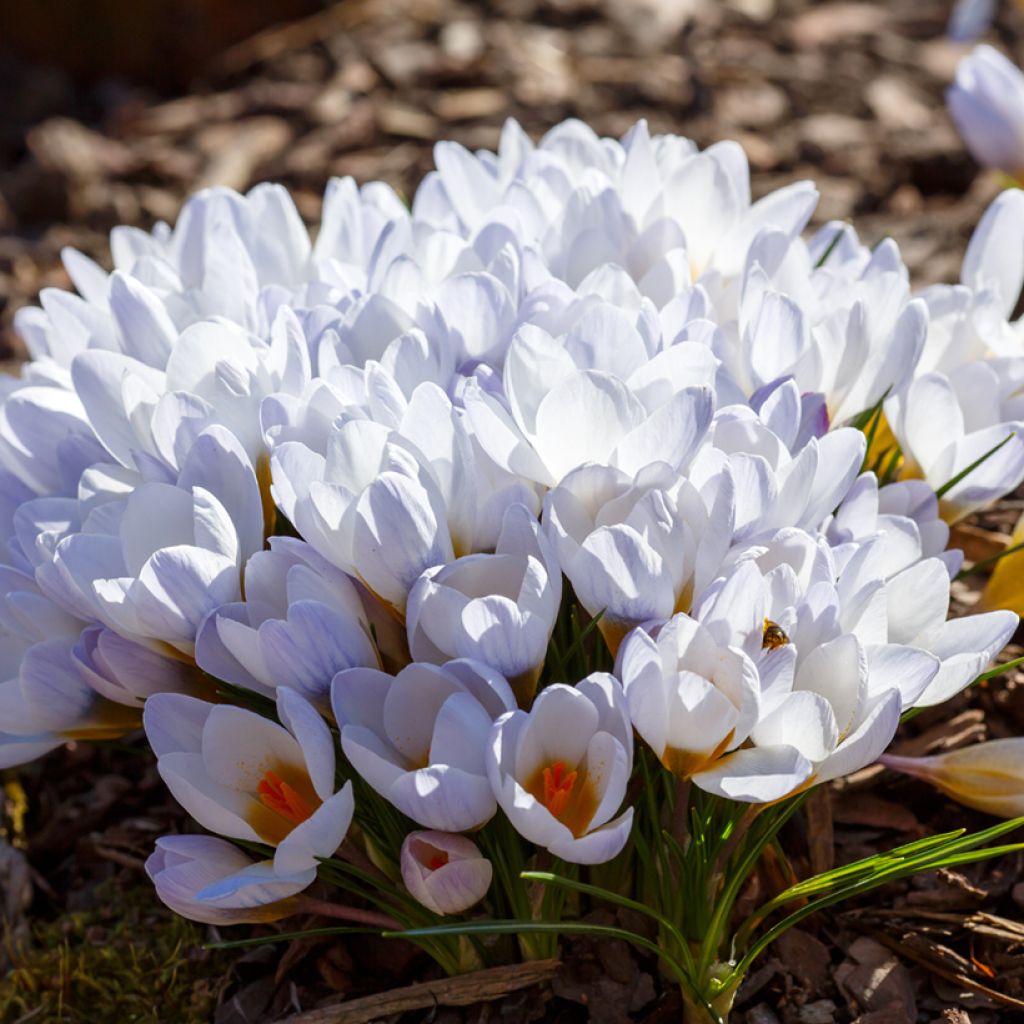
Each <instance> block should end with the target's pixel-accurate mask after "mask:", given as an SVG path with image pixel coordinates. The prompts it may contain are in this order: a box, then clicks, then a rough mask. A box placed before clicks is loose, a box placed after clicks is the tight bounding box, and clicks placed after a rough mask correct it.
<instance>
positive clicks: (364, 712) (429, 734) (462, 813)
mask: <svg viewBox="0 0 1024 1024" xmlns="http://www.w3.org/2000/svg"><path fill="white" fill-rule="evenodd" d="M331 702H332V705H333V708H334V714H335V717H336V718H337V719H338V724H339V725H340V726H341V746H342V749H343V750H344V751H345V756H346V757H347V758H348V759H349V761H350V762H351V764H352V767H353V768H355V770H356V771H357V772H359V774H360V775H361V776H362V777H363V779H364V780H365V781H366V782H367V783H368V784H369V785H370V786H372V787H373V788H374V789H375V790H376V791H377V792H378V793H380V795H381V796H383V797H384V798H385V799H386V800H389V801H390V802H391V803H393V804H394V805H395V806H396V807H397V808H398V809H399V810H400V811H401V812H402V813H403V814H405V815H407V816H408V817H410V818H412V820H413V821H415V822H418V823H419V824H420V825H423V826H424V827H425V828H430V829H440V830H441V831H444V832H462V831H465V830H466V829H473V828H479V827H480V826H481V825H483V824H484V823H485V822H487V821H488V820H489V819H490V818H491V817H492V816H493V815H494V811H495V801H494V795H493V793H492V792H491V787H490V784H489V783H488V781H487V770H486V766H485V763H484V747H485V744H486V741H487V736H488V733H489V732H490V729H491V724H492V722H493V721H494V719H495V718H497V717H498V715H501V714H503V713H504V712H506V711H509V710H510V709H512V708H514V707H515V697H514V696H513V694H512V690H511V688H510V687H509V685H508V683H507V682H506V681H505V680H504V679H503V678H502V677H501V676H500V675H498V673H497V672H495V671H494V670H493V669H491V668H490V667H489V666H487V665H485V664H482V663H479V662H473V661H468V660H461V661H451V662H448V663H447V664H446V665H441V666H437V665H429V664H424V663H418V662H414V663H413V664H411V665H407V666H406V667H405V668H404V669H402V671H401V672H399V673H398V675H396V676H389V675H387V674H386V673H384V672H379V671H377V670H375V669H367V668H353V669H348V670H347V671H345V672H339V673H338V675H337V676H335V677H334V682H333V684H332V686H331Z"/></svg>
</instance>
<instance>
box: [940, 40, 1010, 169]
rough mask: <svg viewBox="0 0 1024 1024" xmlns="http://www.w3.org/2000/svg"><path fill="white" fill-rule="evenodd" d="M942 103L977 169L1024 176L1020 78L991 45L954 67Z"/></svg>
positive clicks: (977, 50)
mask: <svg viewBox="0 0 1024 1024" xmlns="http://www.w3.org/2000/svg"><path fill="white" fill-rule="evenodd" d="M946 103H947V104H948V106H949V112H950V114H951V115H952V117H953V121H954V122H955V123H956V126H957V129H958V130H959V132H960V135H961V137H962V138H963V140H964V142H965V143H966V144H967V148H968V149H969V150H970V151H971V154H972V155H973V156H974V158H975V159H976V160H977V161H978V163H980V164H984V165H985V166H986V167H992V168H995V169H996V170H999V171H1002V172H1003V173H1004V174H1007V175H1009V176H1010V177H1018V176H1020V175H1021V174H1024V74H1022V73H1021V71H1020V69H1019V68H1018V67H1017V66H1016V65H1015V64H1013V63H1012V62H1011V61H1009V60H1007V58H1006V57H1004V56H1003V55H1002V54H1001V53H1000V52H999V51H998V50H994V49H992V47H991V46H985V45H982V46H978V47H977V48H976V49H975V50H974V52H973V53H970V54H968V56H966V57H964V58H963V60H961V61H960V63H959V64H958V65H957V69H956V78H955V79H954V81H953V84H952V85H951V86H950V88H949V89H948V90H947V92H946Z"/></svg>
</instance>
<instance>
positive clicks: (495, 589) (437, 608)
mask: <svg viewBox="0 0 1024 1024" xmlns="http://www.w3.org/2000/svg"><path fill="white" fill-rule="evenodd" d="M561 603H562V572H561V569H560V568H559V566H558V561H557V559H556V558H555V554H554V551H553V550H552V547H551V545H550V543H549V542H548V539H547V538H546V537H545V536H544V535H543V533H542V532H541V530H540V525H539V524H538V522H537V520H536V519H535V518H534V516H533V514H532V513H531V512H530V510H529V509H528V508H526V507H525V506H524V505H512V506H510V507H509V509H508V511H507V512H506V513H505V519H504V523H503V525H502V530H501V534H500V535H499V536H498V544H497V547H496V548H495V551H494V554H477V555H465V556H464V557H462V558H458V559H456V560H455V561H454V562H451V563H449V564H448V565H443V566H437V567H435V568H433V569H428V570H427V571H426V572H425V573H424V574H423V575H422V576H421V577H420V578H419V579H418V580H417V581H416V583H415V584H414V586H413V588H412V590H411V591H410V592H409V602H408V605H407V606H406V624H407V627H408V632H409V650H410V652H411V654H412V657H413V659H414V660H416V661H431V662H435V663H437V664H441V663H443V662H445V661H448V660H449V659H454V658H470V659H473V660H475V661H481V662H484V663H485V664H487V665H490V666H491V667H492V668H494V669H496V670H497V671H498V672H500V673H501V674H502V675H503V676H505V677H506V678H507V679H508V680H509V682H510V683H511V685H512V688H513V690H514V691H515V692H516V694H517V695H518V697H519V701H520V703H521V704H524V705H525V704H528V703H529V700H530V699H531V698H532V696H533V691H534V689H535V688H536V685H537V680H538V678H539V676H540V672H541V669H542V668H543V666H544V656H545V654H546V653H547V647H548V641H549V640H550V638H551V632H552V630H553V629H554V626H555V619H556V618H557V616H558V609H559V607H560V606H561Z"/></svg>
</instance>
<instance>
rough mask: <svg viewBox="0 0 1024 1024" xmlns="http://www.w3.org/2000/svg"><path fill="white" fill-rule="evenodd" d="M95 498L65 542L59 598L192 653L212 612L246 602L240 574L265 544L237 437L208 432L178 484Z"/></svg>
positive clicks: (144, 638)
mask: <svg viewBox="0 0 1024 1024" xmlns="http://www.w3.org/2000/svg"><path fill="white" fill-rule="evenodd" d="M110 486H111V487H112V488H113V491H112V493H110V494H108V495H105V496H104V499H105V500H102V501H97V502H96V504H95V507H93V508H92V509H91V511H90V512H89V515H87V516H86V517H85V519H84V520H83V523H82V529H81V532H76V533H72V534H70V535H69V536H66V537H65V538H64V539H63V540H61V542H60V543H59V544H58V545H57V548H56V551H55V553H54V563H55V566H56V568H57V570H58V573H57V575H56V576H55V578H54V584H55V587H56V589H55V590H54V591H53V596H54V597H55V598H56V599H58V600H62V601H63V602H64V603H65V604H66V606H67V607H69V608H70V609H71V610H74V611H76V612H77V613H78V614H81V615H82V617H83V618H95V619H99V620H100V621H101V622H103V623H104V624H105V625H107V626H109V627H110V628H111V629H113V630H114V631H115V632H118V633H120V634H121V635H122V636H125V637H128V638H130V639H136V640H138V641H139V642H142V643H149V644H151V645H155V646H157V647H159V646H160V645H161V644H169V645H170V646H172V647H173V648H175V649H176V650H178V651H180V652H182V653H183V654H186V655H191V654H192V653H193V651H194V649H195V635H196V630H197V629H198V628H199V625H200V623H201V622H202V620H203V619H204V618H205V616H206V615H207V614H208V613H209V612H210V611H212V610H213V609H214V608H216V607H218V606H219V605H222V604H226V603H228V602H230V601H234V600H237V599H238V598H239V597H240V596H241V586H240V585H241V570H242V566H243V565H244V564H245V561H246V559H247V558H248V557H249V555H251V554H252V553H253V552H254V551H257V550H259V549H260V548H261V547H262V546H263V512H262V505H261V501H260V491H259V485H258V483H257V480H256V473H255V471H254V469H253V467H252V464H251V463H250V461H249V458H248V456H247V455H246V454H245V452H244V451H243V450H242V448H241V446H240V444H239V442H238V440H237V439H236V438H235V437H234V436H233V435H232V434H230V433H229V432H228V431H227V430H225V429H224V428H223V427H217V426H214V427H208V428H207V429H206V430H204V431H203V432H202V434H201V435H200V437H199V438H197V439H196V441H195V443H194V444H193V445H192V446H191V449H190V451H189V455H188V457H187V459H186V461H185V464H184V466H183V468H182V470H181V472H180V474H178V476H177V479H176V480H174V482H153V483H145V484H140V485H139V486H137V487H135V488H134V489H133V490H132V491H131V492H130V493H129V495H128V496H127V497H123V496H122V495H121V494H119V493H118V489H117V485H116V482H112V483H111V484H110Z"/></svg>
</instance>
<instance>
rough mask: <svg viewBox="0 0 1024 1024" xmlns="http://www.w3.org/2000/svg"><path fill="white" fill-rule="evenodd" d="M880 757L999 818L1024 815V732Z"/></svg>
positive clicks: (887, 765) (959, 801)
mask: <svg viewBox="0 0 1024 1024" xmlns="http://www.w3.org/2000/svg"><path fill="white" fill-rule="evenodd" d="M879 760H880V761H881V762H882V764H884V765H885V766H886V767H888V768H892V769H893V771H897V772H903V773H904V774H905V775H913V776H914V777H915V778H918V779H924V781H925V782H929V783H931V785H933V786H934V787H935V788H936V789H939V790H941V791H942V792H943V793H945V794H946V796H949V797H952V798H953V799H954V800H956V801H957V802H958V803H962V804H964V805H966V806H967V807H973V808H974V809H975V810H977V811H984V812H985V813H986V814H994V815H995V816H996V817H998V818H1017V817H1020V816H1022V815H1024V736H1022V737H1014V738H1012V739H1006V740H989V741H988V742H987V743H977V744H975V745H974V746H973V747H964V749H963V750H952V751H950V752H949V753H948V754H937V755H935V756H934V757H897V756H895V755H893V754H884V755H883V756H882V757H880V758H879Z"/></svg>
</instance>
